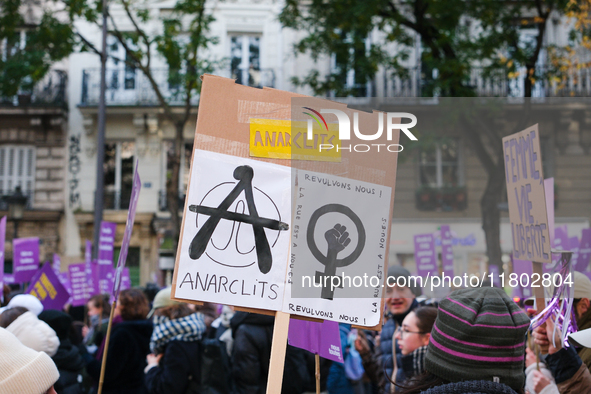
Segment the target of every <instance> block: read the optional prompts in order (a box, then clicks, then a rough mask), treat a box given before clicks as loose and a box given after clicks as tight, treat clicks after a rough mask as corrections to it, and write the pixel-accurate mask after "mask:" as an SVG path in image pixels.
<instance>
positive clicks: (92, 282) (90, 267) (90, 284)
mask: <svg viewBox="0 0 591 394" xmlns="http://www.w3.org/2000/svg"><path fill="white" fill-rule="evenodd" d="M84 266H85V271H86V298H87V299H88V298H90V297H92V296H93V295H96V294H99V267H98V264H97V263H96V260H93V261H92V262H91V263H90V264H88V263H84Z"/></svg>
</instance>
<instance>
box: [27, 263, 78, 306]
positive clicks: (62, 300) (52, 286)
mask: <svg viewBox="0 0 591 394" xmlns="http://www.w3.org/2000/svg"><path fill="white" fill-rule="evenodd" d="M28 292H29V294H32V295H34V296H35V297H37V298H38V299H39V301H41V303H42V304H43V308H44V309H57V310H62V308H63V307H64V305H65V304H66V302H67V301H68V299H69V298H70V294H69V293H68V291H67V290H66V288H65V287H64V285H63V284H62V283H61V281H60V280H59V278H58V277H57V275H56V274H55V272H53V268H52V267H51V264H49V263H46V264H44V265H43V268H41V272H40V274H39V276H38V278H37V280H35V281H32V282H31V285H30V286H29V291H28Z"/></svg>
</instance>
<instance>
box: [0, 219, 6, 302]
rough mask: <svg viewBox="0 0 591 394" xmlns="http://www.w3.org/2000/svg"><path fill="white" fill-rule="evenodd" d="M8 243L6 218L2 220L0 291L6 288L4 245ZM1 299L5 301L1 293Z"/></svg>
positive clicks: (0, 230)
mask: <svg viewBox="0 0 591 394" xmlns="http://www.w3.org/2000/svg"><path fill="white" fill-rule="evenodd" d="M5 241H6V216H4V217H3V218H2V219H0V289H3V288H4V243H5ZM0 299H1V300H2V301H4V292H0Z"/></svg>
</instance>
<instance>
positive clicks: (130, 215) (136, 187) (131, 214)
mask: <svg viewBox="0 0 591 394" xmlns="http://www.w3.org/2000/svg"><path fill="white" fill-rule="evenodd" d="M137 168H138V165H137V163H136V165H135V172H134V174H133V187H132V189H131V198H130V201H129V211H128V212H127V223H126V224H125V232H124V233H123V241H121V252H120V253H119V261H117V270H116V271H115V283H114V284H113V292H112V293H111V296H112V297H113V300H114V301H117V298H119V290H120V287H121V286H122V285H121V281H122V278H121V275H122V273H123V268H125V260H127V250H128V249H129V241H131V232H132V230H133V222H134V221H135V210H136V208H137V201H138V198H139V196H140V190H141V188H142V182H141V180H140V174H139V173H138V172H137ZM127 276H128V277H129V271H128V275H127Z"/></svg>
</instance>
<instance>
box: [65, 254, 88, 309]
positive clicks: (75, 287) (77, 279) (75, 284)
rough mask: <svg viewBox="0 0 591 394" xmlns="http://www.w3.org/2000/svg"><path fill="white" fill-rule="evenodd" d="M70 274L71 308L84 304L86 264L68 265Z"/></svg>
mask: <svg viewBox="0 0 591 394" xmlns="http://www.w3.org/2000/svg"><path fill="white" fill-rule="evenodd" d="M68 272H69V273H70V286H71V288H72V291H71V292H70V295H71V296H72V302H71V303H72V306H82V305H84V304H86V294H87V292H86V263H78V264H70V266H68Z"/></svg>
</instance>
